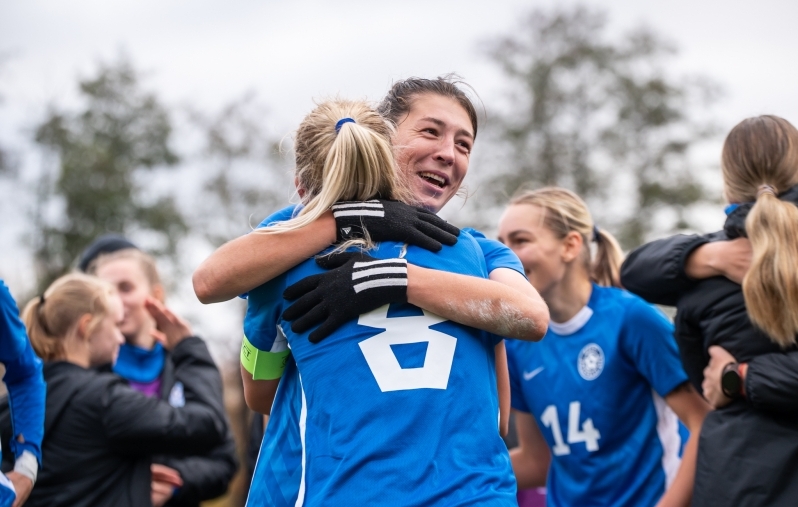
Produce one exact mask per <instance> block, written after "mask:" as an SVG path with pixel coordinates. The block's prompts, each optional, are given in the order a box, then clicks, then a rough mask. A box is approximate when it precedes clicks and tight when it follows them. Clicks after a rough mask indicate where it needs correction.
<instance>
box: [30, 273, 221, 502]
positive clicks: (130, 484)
mask: <svg viewBox="0 0 798 507" xmlns="http://www.w3.org/2000/svg"><path fill="white" fill-rule="evenodd" d="M149 307H150V309H151V311H152V312H153V316H154V317H155V318H156V320H157V322H158V328H159V330H160V331H161V332H162V333H163V335H164V338H165V346H166V347H167V348H168V349H171V351H172V359H173V362H174V365H175V369H174V376H175V378H176V379H177V380H179V381H180V382H182V383H183V385H184V386H185V390H184V398H185V403H184V406H182V407H180V408H176V407H173V406H171V405H170V404H169V403H166V402H164V401H162V400H160V399H158V398H153V397H147V396H145V395H143V394H141V393H139V392H137V391H135V390H133V389H131V387H130V386H129V385H128V384H127V383H126V382H125V381H124V380H122V379H121V378H120V377H119V376H117V375H114V374H112V373H104V372H100V371H98V370H96V369H95V368H96V367H97V366H100V365H103V364H107V363H109V362H113V361H114V359H115V357H116V355H117V354H118V350H119V345H121V344H122V342H123V341H124V339H123V337H122V335H121V333H120V332H119V330H118V328H117V327H116V326H117V323H118V322H119V321H121V320H122V308H121V302H120V301H119V298H118V296H117V295H116V293H115V290H114V288H113V287H112V286H110V285H109V284H107V283H105V282H102V281H101V280H99V279H97V278H94V277H89V276H86V275H78V274H73V275H67V276H65V277H62V278H60V279H59V280H56V281H55V282H54V283H53V285H51V286H50V288H49V289H48V290H47V291H46V292H45V294H44V295H42V296H41V297H39V298H36V299H34V300H32V301H31V302H30V303H28V306H27V307H26V309H25V312H24V320H25V324H26V327H27V329H28V334H29V336H30V339H31V343H32V344H33V346H34V349H35V350H36V352H37V353H38V354H39V355H40V356H42V358H43V359H44V360H45V361H46V364H45V367H44V378H45V381H46V383H47V406H46V415H45V437H44V441H43V444H42V449H43V455H44V456H45V458H44V462H43V467H42V470H41V471H40V472H39V477H38V480H37V482H36V486H35V488H34V490H33V492H32V494H31V496H30V498H29V500H28V502H27V504H26V505H29V506H34V507H35V506H48V507H55V506H69V507H81V506H85V507H89V506H110V505H113V506H121V507H126V506H130V507H139V506H147V505H152V503H151V490H150V481H151V475H150V463H151V459H152V456H153V455H154V454H156V453H162V452H168V453H174V454H197V453H203V452H208V451H210V450H211V449H213V448H214V447H215V446H218V445H219V444H220V443H222V442H223V441H224V438H225V435H226V432H227V427H226V423H225V415H224V410H223V407H222V406H221V404H220V403H219V402H218V400H217V399H216V397H215V396H213V395H212V394H208V393H212V392H215V391H216V390H218V389H221V380H220V378H219V376H218V372H217V371H216V367H215V365H214V364H213V361H212V359H211V357H210V355H209V354H208V351H207V348H206V347H205V344H204V343H203V342H202V340H200V339H198V338H195V337H184V335H183V333H182V326H181V325H180V323H179V321H178V319H176V318H175V317H174V315H173V314H171V312H169V311H168V310H167V309H166V308H164V307H163V306H162V305H160V303H158V302H157V301H154V300H153V301H151V302H150V304H149ZM197 385H202V386H203V388H202V389H196V390H194V389H192V387H191V386H197ZM209 388H212V389H209Z"/></svg>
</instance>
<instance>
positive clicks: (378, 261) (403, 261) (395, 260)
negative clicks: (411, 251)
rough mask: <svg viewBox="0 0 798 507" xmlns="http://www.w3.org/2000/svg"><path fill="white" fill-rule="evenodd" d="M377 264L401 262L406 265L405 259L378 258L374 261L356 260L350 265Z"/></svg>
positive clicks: (369, 265)
mask: <svg viewBox="0 0 798 507" xmlns="http://www.w3.org/2000/svg"><path fill="white" fill-rule="evenodd" d="M379 264H401V265H403V266H407V259H380V260H376V261H366V262H356V263H354V264H353V265H352V267H353V268H354V269H360V268H368V267H371V266H377V265H379Z"/></svg>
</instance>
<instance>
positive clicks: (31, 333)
mask: <svg viewBox="0 0 798 507" xmlns="http://www.w3.org/2000/svg"><path fill="white" fill-rule="evenodd" d="M113 292H114V288H113V286H111V285H110V284H108V283H107V282H104V281H102V280H100V279H99V278H95V277H93V276H88V275H84V274H82V273H72V274H69V275H65V276H62V277H61V278H59V279H58V280H56V281H54V282H53V283H52V285H50V287H48V288H47V290H46V291H44V294H42V295H41V296H39V297H36V298H33V299H31V300H30V301H29V302H28V304H27V305H25V309H24V310H23V311H22V320H23V322H24V323H25V327H26V328H27V331H28V337H29V338H30V342H31V345H32V346H33V350H35V351H36V354H37V355H38V356H39V357H41V358H42V359H43V360H45V361H54V360H58V359H63V358H64V339H65V338H66V336H67V335H68V334H69V333H70V332H71V331H72V330H73V328H74V326H75V325H76V324H77V322H78V321H79V320H80V318H81V317H82V316H84V315H86V314H89V315H91V316H92V319H91V321H90V322H89V326H88V328H87V332H88V333H91V331H92V330H93V329H94V327H95V326H96V325H97V324H99V322H100V321H101V320H102V319H103V318H104V317H105V316H106V314H107V313H108V311H109V309H110V303H109V297H110V296H111V294H113Z"/></svg>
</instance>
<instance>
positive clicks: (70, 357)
mask: <svg viewBox="0 0 798 507" xmlns="http://www.w3.org/2000/svg"><path fill="white" fill-rule="evenodd" d="M58 359H59V360H61V361H67V362H70V363H72V364H76V365H78V366H80V367H82V368H89V367H91V352H89V348H88V347H87V346H86V343H85V342H84V341H83V340H82V339H80V338H77V337H75V336H71V337H67V338H65V339H64V355H63V357H60V358H58Z"/></svg>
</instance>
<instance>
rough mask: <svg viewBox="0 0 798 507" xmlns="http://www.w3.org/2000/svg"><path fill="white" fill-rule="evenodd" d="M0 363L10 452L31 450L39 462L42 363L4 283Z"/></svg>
mask: <svg viewBox="0 0 798 507" xmlns="http://www.w3.org/2000/svg"><path fill="white" fill-rule="evenodd" d="M0 312H2V315H1V316H0V361H2V362H3V364H4V365H5V367H6V373H5V376H4V377H3V382H5V384H6V387H7V389H8V404H9V406H10V408H11V425H12V427H13V432H14V438H12V439H11V440H10V442H9V446H10V448H11V451H12V452H13V453H14V455H15V456H16V457H19V456H20V455H21V454H22V453H23V452H24V451H30V452H31V453H32V454H33V455H34V456H36V459H37V460H38V461H39V463H41V458H42V451H41V444H42V436H43V434H44V403H45V389H46V388H45V383H44V377H43V376H42V361H41V360H40V359H39V358H38V357H36V354H35V353H34V352H33V348H32V347H31V344H30V341H29V340H28V336H27V333H26V332H25V326H24V324H23V323H22V321H21V320H20V318H19V309H18V308H17V304H16V303H15V302H14V299H13V298H12V297H11V293H10V292H9V291H8V287H6V285H5V283H3V282H2V280H0Z"/></svg>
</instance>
